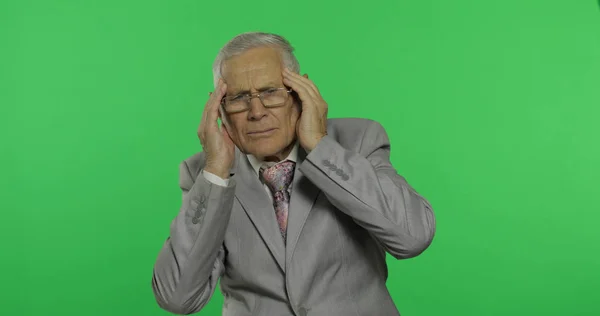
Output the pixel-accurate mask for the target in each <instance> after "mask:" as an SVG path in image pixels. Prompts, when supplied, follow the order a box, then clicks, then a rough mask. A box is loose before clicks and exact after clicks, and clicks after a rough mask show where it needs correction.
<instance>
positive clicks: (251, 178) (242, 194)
mask: <svg viewBox="0 0 600 316" xmlns="http://www.w3.org/2000/svg"><path fill="white" fill-rule="evenodd" d="M231 173H232V174H234V177H235V179H236V181H237V182H238V184H237V186H236V191H235V195H236V197H237V199H238V201H239V202H240V204H241V205H242V208H243V209H244V211H245V212H246V214H248V217H249V218H250V220H251V221H252V223H253V224H254V227H256V230H257V231H258V233H259V234H260V236H261V237H262V239H263V241H264V242H265V244H266V245H267V247H268V248H269V251H271V254H272V255H273V257H274V258H275V261H277V264H278V265H279V267H280V268H281V270H282V271H285V245H284V244H283V238H282V237H281V233H280V232H279V227H278V225H277V219H276V217H275V210H274V209H273V204H271V200H270V199H269V197H268V196H267V192H266V191H265V189H264V187H263V185H262V183H261V181H260V179H259V178H258V175H257V174H256V173H255V171H254V169H253V168H252V165H251V164H250V162H249V161H248V158H247V157H246V156H245V154H244V153H242V152H241V151H239V149H237V148H236V161H235V165H234V167H233V168H232V170H231Z"/></svg>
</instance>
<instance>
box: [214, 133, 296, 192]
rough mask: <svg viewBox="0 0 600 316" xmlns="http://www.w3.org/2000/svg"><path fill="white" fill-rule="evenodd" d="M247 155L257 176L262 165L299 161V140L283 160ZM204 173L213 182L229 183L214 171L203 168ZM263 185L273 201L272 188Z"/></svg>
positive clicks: (222, 184)
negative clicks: (260, 158) (270, 159)
mask: <svg viewBox="0 0 600 316" xmlns="http://www.w3.org/2000/svg"><path fill="white" fill-rule="evenodd" d="M246 157H248V161H249V162H250V164H251V165H252V168H253V169H254V172H256V176H257V177H259V176H260V167H262V166H263V165H264V166H265V167H266V168H268V167H271V166H274V165H276V164H278V163H281V162H283V161H286V160H290V161H293V162H297V160H298V142H296V144H295V145H294V147H293V148H292V151H290V154H289V155H288V156H287V158H285V159H284V160H282V161H281V162H277V163H276V162H267V161H260V160H258V159H257V158H256V157H254V156H252V155H246ZM202 175H204V178H206V180H208V181H210V182H211V183H213V184H216V185H220V186H224V187H226V186H227V185H228V184H229V179H223V178H221V177H219V176H217V175H215V174H213V173H210V172H207V171H204V170H202ZM263 187H264V189H265V191H267V196H268V197H269V198H270V199H271V201H273V196H272V193H271V190H269V187H267V185H266V184H264V183H263ZM291 189H292V186H290V187H288V192H291Z"/></svg>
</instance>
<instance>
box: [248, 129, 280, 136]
mask: <svg viewBox="0 0 600 316" xmlns="http://www.w3.org/2000/svg"><path fill="white" fill-rule="evenodd" d="M275 130H276V128H268V129H263V130H259V131H252V132H248V135H250V136H265V135H269V134H271V133H272V132H274V131H275Z"/></svg>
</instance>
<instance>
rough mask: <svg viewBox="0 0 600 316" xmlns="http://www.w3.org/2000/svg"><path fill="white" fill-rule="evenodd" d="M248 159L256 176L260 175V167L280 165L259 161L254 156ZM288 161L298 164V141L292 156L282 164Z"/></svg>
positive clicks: (291, 153)
mask: <svg viewBox="0 0 600 316" xmlns="http://www.w3.org/2000/svg"><path fill="white" fill-rule="evenodd" d="M246 157H248V161H250V164H251V165H252V169H254V172H255V173H256V175H258V174H259V172H260V167H262V166H263V165H269V166H270V165H276V164H278V163H279V162H278V163H268V162H265V161H261V160H258V159H257V158H256V157H254V156H253V155H246ZM286 160H290V161H293V162H297V160H298V141H296V143H295V144H294V147H292V150H291V151H290V154H289V155H288V156H287V158H285V159H283V160H282V161H280V162H283V161H286Z"/></svg>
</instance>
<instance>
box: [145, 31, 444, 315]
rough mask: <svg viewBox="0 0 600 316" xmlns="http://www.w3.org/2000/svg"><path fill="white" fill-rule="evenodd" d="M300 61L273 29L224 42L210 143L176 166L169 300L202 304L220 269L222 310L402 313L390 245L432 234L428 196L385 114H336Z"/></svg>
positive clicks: (164, 299) (160, 268) (167, 264)
mask: <svg viewBox="0 0 600 316" xmlns="http://www.w3.org/2000/svg"><path fill="white" fill-rule="evenodd" d="M299 68H300V67H299V65H298V62H297V60H296V58H295V57H294V54H293V48H292V47H291V46H290V44H289V42H288V41H287V40H286V39H284V38H283V37H281V36H278V35H275V34H266V33H245V34H242V35H239V36H237V37H235V38H233V39H232V40H231V41H230V42H228V43H227V44H226V45H225V47H223V48H222V49H221V51H220V53H219V54H218V56H217V59H216V61H215V64H214V68H213V72H214V79H215V86H216V88H215V91H214V92H213V93H211V95H210V97H209V100H208V102H207V103H206V106H205V109H204V113H203V115H202V121H201V123H200V127H199V129H198V136H199V138H200V143H201V144H202V148H203V151H202V152H200V153H197V154H195V155H194V156H192V157H190V158H188V159H186V160H185V161H183V162H182V163H181V165H180V181H179V185H180V187H181V190H182V191H183V201H182V204H181V209H180V211H179V213H178V215H177V216H176V218H175V219H174V220H173V222H172V224H171V231H170V236H169V238H168V239H167V241H166V242H165V244H164V246H163V248H162V250H161V251H160V253H159V255H158V259H157V261H156V264H155V267H154V275H153V278H152V288H153V291H154V295H155V297H156V300H157V302H158V304H159V305H160V306H161V307H162V308H163V309H165V310H167V311H170V312H173V313H177V314H192V313H195V312H198V311H200V310H201V309H202V308H203V307H204V306H205V305H206V303H207V302H208V301H209V299H210V297H211V296H212V294H213V293H214V291H215V287H216V285H217V281H218V280H219V279H220V285H221V291H222V293H223V296H224V305H223V315H226V316H229V315H231V316H243V315H268V316H271V315H272V316H284V315H297V316H305V315H318V316H349V315H355V316H372V315H386V316H387V315H399V312H398V310H397V308H396V306H395V305H394V302H393V301H392V299H391V296H390V294H389V292H388V290H387V288H386V279H387V266H386V261H385V258H386V252H387V253H389V254H391V255H392V256H393V257H394V258H396V259H406V258H411V257H415V256H417V255H419V254H420V253H421V252H423V251H424V250H425V249H426V248H427V247H428V246H429V245H430V243H431V241H432V239H433V236H434V232H435V219H434V214H433V212H432V208H431V205H430V204H429V203H428V202H427V200H425V199H424V198H423V197H422V196H420V195H419V194H418V193H417V192H416V191H415V190H414V189H413V188H412V187H411V186H410V185H409V184H408V183H407V182H406V180H405V179H404V178H403V177H402V176H400V175H398V174H397V172H396V170H395V169H394V167H393V166H392V165H391V163H390V158H389V157H390V143H389V140H388V136H387V134H386V132H385V130H384V129H383V127H382V126H381V125H380V124H379V123H377V122H375V121H371V120H366V119H329V120H328V119H327V103H326V102H325V101H324V100H323V98H322V97H321V95H320V93H319V90H318V89H317V87H316V86H315V85H314V84H313V82H312V81H311V80H309V79H308V76H307V75H304V76H301V75H299ZM219 119H221V121H222V124H220V125H219V123H218V120H219Z"/></svg>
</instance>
